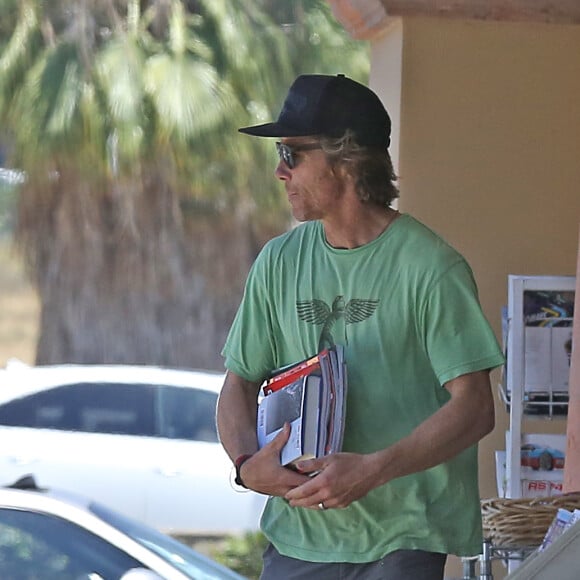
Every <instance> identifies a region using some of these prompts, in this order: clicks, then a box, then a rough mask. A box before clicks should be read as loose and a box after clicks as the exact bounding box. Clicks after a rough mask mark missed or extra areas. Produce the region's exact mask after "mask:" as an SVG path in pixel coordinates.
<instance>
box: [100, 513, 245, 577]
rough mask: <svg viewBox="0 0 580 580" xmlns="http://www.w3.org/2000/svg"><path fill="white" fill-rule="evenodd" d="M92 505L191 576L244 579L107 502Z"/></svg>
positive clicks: (105, 518) (124, 530)
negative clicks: (110, 507)
mask: <svg viewBox="0 0 580 580" xmlns="http://www.w3.org/2000/svg"><path fill="white" fill-rule="evenodd" d="M89 509H90V510H91V511H92V512H93V513H94V514H96V515H97V516H99V517H100V518H101V519H103V520H105V521H106V522H108V523H109V524H111V525H112V526H114V527H115V528H117V529H119V530H121V531H122V532H124V533H125V534H127V535H128V536H130V537H131V538H133V539H134V540H135V541H136V542H139V543H140V544H142V545H144V546H146V547H147V548H149V549H150V550H151V551H153V552H155V553H156V554H157V555H158V556H160V557H161V558H163V559H164V560H166V561H167V562H170V563H171V564H172V565H173V566H175V568H178V569H179V570H180V571H181V572H183V573H185V574H187V576H188V577H189V578H192V579H195V580H230V579H231V580H244V579H243V577H242V576H240V575H239V574H237V573H235V572H233V571H232V570H230V569H229V568H226V567H225V566H222V565H221V564H218V563H217V562H214V561H213V560H211V559H209V558H206V557H205V556H203V555H202V554H199V553H198V552H195V551H194V550H192V549H191V548H189V547H188V546H186V545H185V544H183V543H181V542H179V541H177V540H175V539H173V538H171V537H170V536H167V535H165V534H162V533H161V532H158V531H156V530H154V529H153V528H149V527H148V526H144V525H142V524H140V523H139V522H137V521H135V520H132V519H130V518H127V517H125V516H123V515H121V514H118V513H116V512H113V511H111V510H109V509H107V508H106V507H105V506H103V505H100V504H98V503H94V502H93V503H91V504H90V506H89Z"/></svg>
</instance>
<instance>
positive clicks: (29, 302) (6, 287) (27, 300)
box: [0, 239, 40, 367]
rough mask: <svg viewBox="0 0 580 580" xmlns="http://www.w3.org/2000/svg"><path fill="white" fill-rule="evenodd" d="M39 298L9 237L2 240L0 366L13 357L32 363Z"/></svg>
mask: <svg viewBox="0 0 580 580" xmlns="http://www.w3.org/2000/svg"><path fill="white" fill-rule="evenodd" d="M39 310H40V309H39V303H38V298H37V296H36V293H35V291H34V289H33V288H32V286H31V284H30V283H29V282H28V281H27V279H26V276H25V274H24V268H23V265H22V261H21V260H20V259H19V257H18V255H17V254H16V252H15V251H14V249H13V247H12V245H11V242H10V240H6V239H2V240H0V367H3V366H5V365H6V362H7V361H8V360H9V359H11V358H18V359H20V360H22V361H24V362H26V363H29V364H33V363H34V358H35V351H36V338H37V332H38V316H39Z"/></svg>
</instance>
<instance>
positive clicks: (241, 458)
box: [234, 453, 253, 489]
mask: <svg viewBox="0 0 580 580" xmlns="http://www.w3.org/2000/svg"><path fill="white" fill-rule="evenodd" d="M250 457H253V455H252V454H251V453H245V454H244V455H240V456H239V457H236V460H235V461H234V467H235V468H236V477H235V478H234V481H235V482H236V484H237V485H239V486H241V487H245V488H246V489H248V486H247V485H246V484H245V483H244V482H243V481H242V476H241V475H240V470H241V469H242V465H244V463H245V462H246V461H248V459H250Z"/></svg>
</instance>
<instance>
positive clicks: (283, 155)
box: [276, 141, 322, 169]
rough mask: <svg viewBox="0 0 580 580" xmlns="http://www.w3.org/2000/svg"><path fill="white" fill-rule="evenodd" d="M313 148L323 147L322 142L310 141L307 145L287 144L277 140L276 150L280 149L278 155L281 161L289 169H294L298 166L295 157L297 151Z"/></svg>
mask: <svg viewBox="0 0 580 580" xmlns="http://www.w3.org/2000/svg"><path fill="white" fill-rule="evenodd" d="M313 149H322V147H321V145H320V143H308V144H306V145H292V146H290V145H286V143H280V141H276V150H277V151H278V157H280V161H284V163H285V164H286V165H287V166H288V168H289V169H294V168H295V167H296V159H295V158H294V154H295V153H299V152H300V151H312V150H313Z"/></svg>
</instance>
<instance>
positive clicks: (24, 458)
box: [10, 455, 40, 466]
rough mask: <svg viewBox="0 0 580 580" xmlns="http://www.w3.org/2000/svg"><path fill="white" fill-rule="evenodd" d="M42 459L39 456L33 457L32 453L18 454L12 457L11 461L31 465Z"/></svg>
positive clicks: (15, 463) (16, 463)
mask: <svg viewBox="0 0 580 580" xmlns="http://www.w3.org/2000/svg"><path fill="white" fill-rule="evenodd" d="M39 461H40V459H39V458H38V457H33V456H31V455H17V456H14V457H11V458H10V463H13V464H14V465H18V466H20V465H30V464H32V463H38V462H39Z"/></svg>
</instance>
